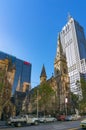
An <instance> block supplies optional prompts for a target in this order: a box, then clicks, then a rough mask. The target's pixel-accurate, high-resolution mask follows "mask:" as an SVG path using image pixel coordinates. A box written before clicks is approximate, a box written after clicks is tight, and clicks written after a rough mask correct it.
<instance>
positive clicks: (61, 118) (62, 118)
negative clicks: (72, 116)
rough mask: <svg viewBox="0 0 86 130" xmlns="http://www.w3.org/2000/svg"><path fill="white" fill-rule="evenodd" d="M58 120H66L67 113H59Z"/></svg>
mask: <svg viewBox="0 0 86 130" xmlns="http://www.w3.org/2000/svg"><path fill="white" fill-rule="evenodd" d="M57 120H58V121H65V115H58V116H57Z"/></svg>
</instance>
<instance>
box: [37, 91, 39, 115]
mask: <svg viewBox="0 0 86 130" xmlns="http://www.w3.org/2000/svg"><path fill="white" fill-rule="evenodd" d="M38 113H39V102H38V90H37V117H38Z"/></svg>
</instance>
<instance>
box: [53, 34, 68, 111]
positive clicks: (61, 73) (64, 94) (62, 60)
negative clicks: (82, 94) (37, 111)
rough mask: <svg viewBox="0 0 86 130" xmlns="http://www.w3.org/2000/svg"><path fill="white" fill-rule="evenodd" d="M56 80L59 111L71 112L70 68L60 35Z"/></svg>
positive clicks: (55, 66) (55, 67)
mask: <svg viewBox="0 0 86 130" xmlns="http://www.w3.org/2000/svg"><path fill="white" fill-rule="evenodd" d="M54 70H55V72H54V73H55V80H56V82H57V88H58V97H59V100H58V101H59V111H66V112H67V110H68V111H69V109H70V88H69V83H70V82H69V76H68V67H67V62H66V56H65V54H64V53H63V49H62V45H61V40H60V35H59V37H58V48H57V53H56V58H55V62H54Z"/></svg>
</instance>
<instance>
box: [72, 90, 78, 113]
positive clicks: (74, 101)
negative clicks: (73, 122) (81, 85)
mask: <svg viewBox="0 0 86 130" xmlns="http://www.w3.org/2000/svg"><path fill="white" fill-rule="evenodd" d="M78 101H79V97H78V95H77V94H74V93H73V92H71V104H72V107H73V111H74V112H75V109H78V108H79V106H78Z"/></svg>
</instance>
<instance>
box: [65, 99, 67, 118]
mask: <svg viewBox="0 0 86 130" xmlns="http://www.w3.org/2000/svg"><path fill="white" fill-rule="evenodd" d="M67 103H68V98H67V97H66V98H65V110H66V116H67Z"/></svg>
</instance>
